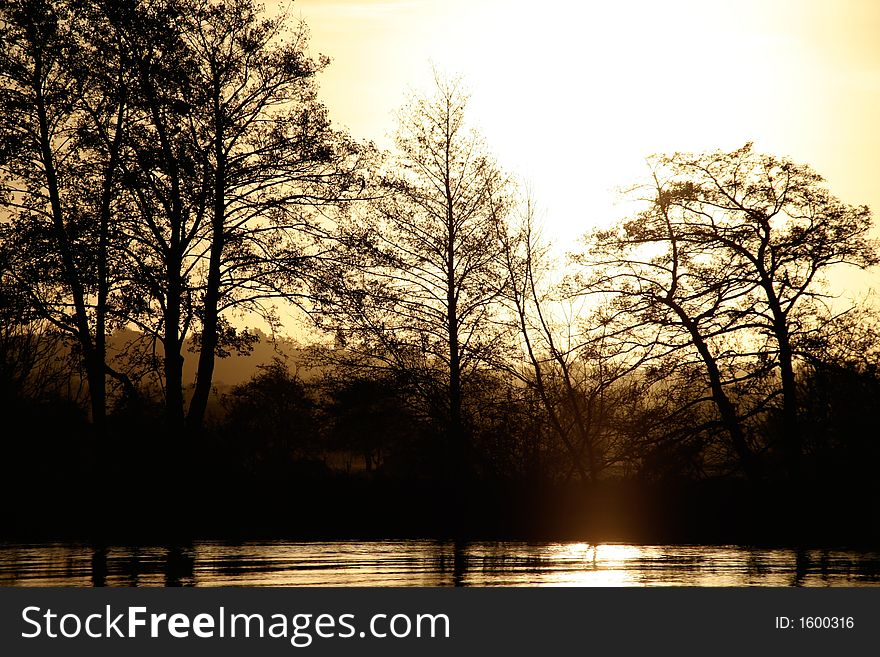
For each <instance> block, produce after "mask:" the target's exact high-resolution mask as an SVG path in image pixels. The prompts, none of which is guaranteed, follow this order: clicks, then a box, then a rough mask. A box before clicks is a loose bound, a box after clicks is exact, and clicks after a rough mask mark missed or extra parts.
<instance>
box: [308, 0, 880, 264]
mask: <svg viewBox="0 0 880 657" xmlns="http://www.w3.org/2000/svg"><path fill="white" fill-rule="evenodd" d="M293 12H294V13H296V12H299V15H301V16H302V17H303V19H305V20H306V21H307V23H308V24H309V26H310V27H311V29H312V35H313V38H312V48H313V50H314V51H315V52H325V53H327V54H328V55H330V56H331V58H332V59H333V63H332V64H331V66H330V68H329V69H328V71H327V72H326V73H325V74H324V75H323V76H322V79H321V84H322V94H323V97H324V99H325V101H326V102H327V105H328V107H329V108H330V111H331V114H332V116H333V117H334V118H335V120H337V121H339V122H340V123H341V124H344V125H347V126H348V127H349V128H350V129H351V130H352V132H353V134H355V135H356V136H357V137H360V138H368V139H374V140H377V141H379V142H380V143H383V144H386V145H387V144H388V141H387V135H388V134H389V133H391V132H392V131H393V129H394V118H393V113H394V111H395V110H396V109H397V108H398V107H399V106H400V104H401V102H402V100H403V98H404V96H405V94H406V92H407V89H408V88H419V87H421V86H423V84H424V83H425V82H426V80H427V79H428V77H429V76H430V67H431V63H434V64H435V65H436V66H437V67H438V68H440V69H441V70H444V71H447V72H449V73H460V74H462V75H464V77H465V79H466V82H467V84H468V86H469V87H470V89H471V90H472V105H471V113H472V117H473V118H474V119H475V123H476V124H477V125H478V127H479V128H480V129H481V131H482V132H483V133H484V135H485V137H486V139H487V142H488V143H489V145H490V147H491V148H492V149H493V151H494V152H495V153H496V154H497V156H498V160H499V162H500V163H501V164H502V166H504V167H505V168H507V169H508V170H510V171H512V172H513V173H514V174H516V175H517V176H519V177H520V178H521V179H522V180H524V181H525V182H526V183H527V184H528V186H529V187H530V188H531V189H532V191H533V193H534V196H535V200H536V201H537V204H538V206H539V207H540V208H542V209H543V215H544V218H545V221H546V223H547V226H548V236H550V237H552V238H554V241H556V242H558V243H563V244H565V243H567V244H568V246H569V247H570V246H571V245H572V240H574V239H576V238H577V237H579V236H580V235H581V234H582V233H583V232H584V231H585V230H587V229H589V228H590V227H591V226H594V225H597V224H598V225H604V224H607V223H610V222H611V221H613V220H614V219H616V218H618V217H619V215H620V214H621V210H620V209H619V208H615V201H616V199H617V193H616V192H615V189H616V188H617V187H619V186H623V185H626V184H628V183H629V182H631V181H632V180H633V179H635V178H638V177H639V176H640V175H642V174H643V172H644V169H643V162H644V157H645V156H646V155H649V154H651V153H654V152H660V151H674V150H705V149H714V148H728V149H732V148H736V147H738V146H741V145H742V144H743V143H745V142H746V141H749V140H751V141H754V142H755V143H756V147H757V149H758V150H764V151H767V152H771V153H774V154H778V155H787V156H791V157H792V158H794V159H795V160H797V161H801V162H806V163H809V164H811V165H812V166H813V167H814V168H816V169H817V170H818V171H819V172H820V173H822V174H823V175H825V176H826V177H827V178H828V179H829V184H830V185H831V187H832V190H834V191H835V192H836V193H837V194H838V195H840V196H841V197H842V198H843V199H844V200H845V201H847V202H850V203H868V204H871V205H874V206H877V205H880V202H878V201H880V191H878V190H877V187H876V185H875V184H874V180H875V178H876V170H877V167H876V155H875V154H876V153H877V152H880V131H878V129H877V127H876V125H877V123H876V116H877V115H878V113H880V42H878V41H877V40H876V39H875V38H874V36H875V35H876V33H877V31H878V29H880V5H878V4H877V3H871V2H863V1H861V0H844V1H842V2H839V3H827V2H821V0H805V1H801V0H772V1H769V2H768V1H766V0H721V1H719V2H699V1H697V0H669V1H668V2H662V3H659V2H654V1H653V0H623V1H621V2H615V3H607V2H583V3H573V2H567V1H565V0H549V1H548V2H544V3H541V4H540V5H536V4H534V3H526V2H524V1H521V0H514V1H508V0H444V1H441V0H389V1H378V0H299V1H297V2H296V3H295V4H294V7H293Z"/></svg>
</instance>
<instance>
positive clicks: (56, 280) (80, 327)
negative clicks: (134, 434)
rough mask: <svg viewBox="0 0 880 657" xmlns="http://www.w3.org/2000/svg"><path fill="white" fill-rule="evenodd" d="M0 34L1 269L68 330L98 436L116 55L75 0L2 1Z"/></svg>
mask: <svg viewBox="0 0 880 657" xmlns="http://www.w3.org/2000/svg"><path fill="white" fill-rule="evenodd" d="M108 34H109V36H108ZM0 35H2V39H3V43H4V49H3V52H2V54H0V79H2V89H0V173H2V181H0V193H2V201H3V204H4V206H5V207H6V209H7V210H8V211H9V213H10V220H11V221H10V223H8V224H5V225H4V226H3V227H2V236H0V240H2V244H3V248H4V250H5V252H6V259H7V263H6V264H7V274H8V275H9V276H11V277H13V278H15V279H16V280H17V281H18V284H19V287H20V289H23V290H27V292H28V295H29V298H30V305H31V307H32V308H34V309H36V310H37V312H38V313H39V315H40V316H41V317H42V318H44V319H45V320H47V321H49V322H51V323H52V325H53V326H54V327H55V329H57V330H60V331H63V332H64V333H66V334H68V335H70V336H72V337H74V338H75V340H76V344H77V346H78V349H79V352H80V355H81V358H82V362H83V366H84V369H85V372H86V378H87V381H88V389H89V398H90V404H91V416H92V422H93V425H94V427H95V430H96V432H97V434H98V436H99V437H100V438H101V439H103V436H104V431H105V415H106V385H105V375H106V374H107V373H110V374H112V375H114V376H117V377H119V378H123V379H124V377H123V376H122V375H121V374H120V373H118V372H116V371H114V370H112V369H111V368H109V367H108V365H107V362H106V360H107V359H106V348H107V347H106V338H107V334H108V332H109V331H110V330H111V329H112V327H113V326H114V325H116V324H117V323H118V321H119V320H118V317H119V315H120V309H121V308H122V307H123V306H124V305H125V300H124V298H123V296H122V295H121V294H120V290H119V288H120V284H119V273H120V271H121V270H122V269H124V267H123V266H121V265H120V262H121V257H122V256H121V253H120V251H119V248H118V245H116V244H115V243H114V235H115V233H116V227H115V218H116V217H117V215H118V212H119V210H120V202H119V189H118V185H119V175H118V174H119V171H118V162H119V158H120V154H121V151H122V149H123V144H124V141H125V139H126V136H125V135H126V126H125V119H126V115H127V111H128V99H127V94H126V84H125V82H124V78H125V76H126V74H127V68H128V62H127V58H126V56H125V54H124V52H123V50H122V48H121V47H120V44H119V42H118V40H115V39H114V38H113V32H112V29H110V28H109V26H108V24H107V22H106V21H104V20H103V19H102V17H101V16H100V15H99V14H97V13H96V12H95V11H94V6H93V5H92V4H91V3H87V2H77V3H75V2H61V1H59V2H48V1H45V0H21V1H16V2H10V3H5V4H4V5H3V8H2V9H0ZM113 308H115V309H116V312H115V313H113V312H112V309H113Z"/></svg>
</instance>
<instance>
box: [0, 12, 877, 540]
mask: <svg viewBox="0 0 880 657" xmlns="http://www.w3.org/2000/svg"><path fill="white" fill-rule="evenodd" d="M0 34H2V39H3V43H4V44H5V48H4V52H3V53H2V54H0V80H2V88H0V203H2V220H0V315H2V317H0V411H2V414H0V417H2V419H3V423H4V426H5V428H4V430H3V439H2V441H0V463H2V468H3V481H4V483H3V491H2V492H3V502H2V506H3V515H4V516H5V519H6V521H5V522H4V525H3V526H4V528H5V531H6V532H7V533H9V534H10V535H12V534H15V533H16V532H19V533H22V534H28V535H38V536H45V537H52V536H60V535H65V536H91V535H97V534H101V535H110V534H113V533H114V532H120V533H122V534H127V535H136V536H140V537H149V536H150V535H152V534H155V533H160V534H161V533H163V532H177V533H191V534H193V533H195V534H199V535H203V536H204V535H211V536H247V535H252V534H253V535H256V534H259V535H266V534H282V535H285V536H303V537H313V536H332V537H337V538H339V537H342V538H344V537H356V536H358V537H363V536H389V535H398V536H413V535H418V536H434V535H436V536H447V535H473V536H480V537H508V536H510V537H513V536H516V537H543V538H554V537H560V538H562V537H566V538H570V537H590V538H596V539H601V540H609V539H619V540H647V541H664V540H675V541H682V540H687V541H723V542H741V541H749V542H758V543H759V542H774V541H779V542H782V541H791V540H811V541H823V542H876V541H877V540H878V538H880V518H878V517H877V513H878V511H877V509H880V489H878V484H877V481H878V478H877V476H876V473H875V468H876V464H877V463H878V457H880V443H878V441H877V437H878V436H880V369H878V363H880V350H878V346H880V342H878V332H877V317H878V308H877V306H876V303H875V301H874V300H873V298H871V297H868V298H866V299H864V300H862V301H853V300H848V299H846V297H845V296H844V295H843V292H844V291H845V290H844V289H843V286H842V285H841V281H843V280H845V279H844V278H843V277H844V276H845V275H846V273H847V272H849V271H855V270H867V271H870V270H872V268H874V267H875V266H876V264H877V263H878V251H877V244H876V240H875V239H874V238H873V236H872V232H871V231H872V217H871V212H870V210H869V209H868V208H867V207H865V206H854V205H849V204H847V203H844V202H843V201H841V200H840V199H838V198H836V197H835V196H834V195H833V193H832V191H831V190H829V189H828V188H827V187H826V185H825V183H824V181H823V179H822V178H821V176H820V175H819V174H818V173H817V172H815V171H813V170H812V169H811V168H810V167H809V166H807V165H805V164H800V163H797V162H793V161H791V160H789V159H787V158H786V157H781V156H775V155H770V154H764V153H760V152H757V151H756V150H755V148H754V147H753V146H752V145H751V144H746V145H744V146H743V147H741V148H739V149H736V150H733V151H711V152H705V153H670V154H660V155H654V156H651V157H649V158H648V159H647V161H646V166H645V175H644V178H643V179H642V180H637V181H621V183H622V184H628V185H629V187H628V188H627V189H626V191H624V192H623V193H622V194H623V197H624V199H625V200H626V207H629V208H632V213H631V214H630V215H629V216H626V217H623V218H622V220H620V221H618V222H617V223H607V222H606V223H607V225H606V227H604V228H601V229H596V228H591V225H590V224H588V222H587V221H586V220H585V221H584V230H583V233H584V237H583V239H582V240H581V241H580V242H579V243H577V244H571V245H565V249H563V248H562V247H561V246H560V245H555V244H552V243H551V242H549V241H546V240H544V239H543V238H542V231H541V226H540V225H539V221H538V220H537V219H536V216H535V215H536V213H535V211H534V206H535V202H536V200H535V199H531V198H528V196H527V195H525V194H524V193H523V192H522V189H521V185H518V184H517V181H516V179H515V178H514V176H512V174H510V173H508V172H505V170H504V169H503V167H502V165H501V164H500V163H498V162H496V161H495V159H494V158H493V157H492V155H491V148H490V145H488V144H486V143H485V141H484V140H483V139H482V137H481V136H480V134H479V133H478V132H476V131H475V130H473V129H472V127H471V126H470V124H469V122H468V114H467V103H468V94H467V93H466V91H465V88H464V83H463V82H462V81H461V80H459V79H454V78H453V79H450V78H445V77H444V76H443V75H442V74H440V73H436V74H435V82H436V83H435V86H434V89H433V91H432V92H431V93H429V94H427V95H415V96H413V98H412V99H411V102H410V103H409V104H408V105H407V106H405V107H404V108H402V109H401V111H400V114H399V130H398V134H397V138H396V142H395V147H394V148H393V149H392V151H390V152H383V151H381V150H379V149H378V148H377V147H376V146H375V145H373V144H369V143H364V142H361V141H359V140H358V139H357V136H352V135H349V134H347V133H345V132H344V131H342V130H340V129H338V128H336V127H335V126H333V125H332V124H331V123H330V121H329V118H328V112H327V108H326V107H324V106H323V105H322V103H321V101H320V99H319V97H318V90H317V83H316V80H317V79H318V77H319V76H320V73H321V71H322V70H323V69H324V68H325V67H326V66H327V65H328V64H329V61H328V60H327V59H326V58H321V57H319V58H314V57H312V56H311V55H310V54H309V48H308V32H307V29H306V27H305V26H303V25H300V24H296V23H294V22H292V21H290V20H289V19H287V18H285V17H283V16H282V17H267V16H266V15H264V14H263V13H262V10H261V9H260V7H258V6H257V5H255V4H254V3H253V2H252V0H218V1H216V2H209V1H208V0H144V1H135V2H130V3H121V4H120V3H104V2H100V1H98V0H16V1H14V2H9V3H6V5H4V7H3V8H2V9H0ZM563 251H567V255H563ZM291 308H294V309H296V315H295V316H296V317H297V318H298V320H297V321H299V322H300V326H293V325H292V324H291V321H292V320H290V319H284V320H283V321H282V317H285V318H287V317H290V316H292V315H291V313H290V312H289V311H290V309H291ZM257 323H259V325H260V326H262V327H264V328H265V327H269V329H270V330H271V333H272V335H273V336H275V340H276V347H275V352H276V356H275V358H273V359H268V360H264V361H263V362H260V363H258V366H257V367H256V369H254V368H252V369H251V371H252V376H250V378H245V379H242V380H239V381H235V382H230V381H227V382H225V384H224V385H222V386H221V385H219V382H218V381H216V380H215V369H216V366H217V362H218V360H220V359H224V358H228V357H230V356H232V355H233V354H237V355H239V356H242V355H243V356H246V355H247V354H249V353H251V352H252V351H253V349H254V348H255V346H257V345H259V344H262V345H263V346H265V344H266V343H267V342H270V341H271V340H272V339H273V338H272V337H267V335H266V334H265V333H260V332H258V331H257V330H255V328H254V327H255V326H256V324H257ZM284 333H289V334H299V335H306V334H308V335H312V336H316V337H315V338H314V339H309V341H308V342H306V341H304V340H300V341H299V343H298V344H297V346H296V349H283V348H280V347H278V346H277V345H281V344H284V343H285V340H287V344H288V345H289V343H290V339H284V338H281V337H280V336H282V335H283V334H284Z"/></svg>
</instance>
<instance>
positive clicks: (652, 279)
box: [590, 144, 877, 477]
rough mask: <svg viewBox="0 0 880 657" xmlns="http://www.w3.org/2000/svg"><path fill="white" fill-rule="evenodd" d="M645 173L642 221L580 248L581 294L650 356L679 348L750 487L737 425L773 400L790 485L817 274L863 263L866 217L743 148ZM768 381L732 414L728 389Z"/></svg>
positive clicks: (818, 304) (667, 159)
mask: <svg viewBox="0 0 880 657" xmlns="http://www.w3.org/2000/svg"><path fill="white" fill-rule="evenodd" d="M651 167H652V181H651V183H650V184H649V185H648V189H650V194H648V196H647V197H646V198H645V199H644V200H645V201H646V203H647V207H646V209H645V210H644V212H642V213H640V214H639V215H638V216H637V217H636V218H635V219H633V220H632V221H629V222H626V223H625V224H623V225H622V226H620V227H618V228H615V229H612V230H610V231H600V232H598V233H597V234H596V235H594V248H593V254H594V257H593V260H592V264H593V265H594V266H596V271H597V272H598V275H597V277H594V279H593V280H592V281H591V282H590V286H592V288H593V289H598V290H605V291H613V292H614V293H615V294H616V295H617V303H618V304H619V307H620V310H621V312H623V313H629V314H630V315H632V316H634V317H638V318H639V319H638V322H637V323H636V326H640V327H656V331H657V332H656V337H652V338H650V339H653V340H654V341H655V343H656V344H657V345H658V347H662V346H666V347H669V348H674V349H676V350H680V349H681V347H682V344H683V343H682V342H681V339H682V338H686V340H687V344H688V345H689V347H690V348H692V349H693V350H695V351H696V352H697V354H698V355H699V359H700V361H701V362H702V365H703V371H704V373H705V375H706V376H707V378H708V383H709V386H710V389H711V395H712V399H713V400H714V402H715V404H716V406H717V408H718V411H719V414H720V416H721V418H722V421H723V424H724V426H725V427H726V430H727V433H728V434H729V436H730V439H731V442H732V445H733V447H734V449H735V450H736V453H737V454H738V455H739V458H740V460H741V462H742V465H743V467H744V469H745V470H746V471H747V472H750V473H752V474H753V475H754V474H756V473H757V471H756V469H755V468H756V464H755V459H754V455H753V454H752V451H753V450H752V447H751V446H750V445H749V443H748V442H747V440H746V437H745V434H744V432H743V429H742V420H743V419H744V417H747V416H748V415H750V414H754V413H755V412H759V411H760V410H761V409H763V408H764V407H765V405H766V404H769V403H771V402H772V400H773V399H774V398H778V399H779V401H780V408H779V412H780V416H781V435H782V446H783V451H784V452H785V460H786V463H787V466H788V469H789V471H790V473H791V474H792V476H794V477H797V476H798V472H799V469H800V465H799V462H800V454H801V450H802V447H801V440H800V436H799V428H798V420H797V412H798V397H797V394H798V393H797V385H796V380H795V377H796V364H795V359H796V353H797V349H796V347H797V344H798V343H799V342H801V341H803V340H804V339H805V336H807V335H809V334H810V333H811V332H814V331H816V330H817V329H818V328H820V325H821V317H822V316H823V314H824V315H825V316H828V314H829V313H828V311H827V309H826V308H825V304H824V299H825V297H826V288H825V286H824V283H825V277H826V275H827V273H828V272H829V271H830V270H831V269H832V268H833V267H835V266H837V265H841V264H850V265H854V266H858V267H868V266H871V265H873V264H875V263H876V261H877V257H876V253H875V251H874V247H873V245H872V243H871V242H870V241H869V240H868V239H867V237H866V233H867V231H868V229H869V228H870V212H869V211H868V209H867V208H866V207H854V206H849V205H846V204H844V203H842V202H841V201H840V200H838V199H836V198H835V197H833V196H832V195H831V194H830V192H828V190H827V189H826V188H825V187H823V186H822V179H821V178H820V177H819V175H818V174H816V173H815V172H813V171H812V170H811V169H810V168H809V167H807V166H804V165H798V164H795V163H793V162H791V161H789V160H786V159H780V158H776V157H773V156H769V155H762V154H758V153H755V152H754V151H753V149H752V146H751V144H747V145H746V146H744V147H743V148H740V149H738V150H736V151H733V152H730V153H724V152H720V151H716V152H711V153H705V154H702V155H693V154H682V153H677V154H674V155H669V156H655V157H654V158H652V159H651ZM604 254H608V255H604ZM670 331H671V333H670ZM725 370H726V373H725ZM770 372H778V382H779V383H778V386H777V387H774V389H773V390H772V391H771V394H770V398H769V399H764V400H762V401H761V402H759V403H757V404H756V405H755V407H754V408H751V409H748V410H747V411H746V412H742V411H740V410H738V409H737V408H736V406H735V402H734V399H733V397H732V394H731V390H734V391H735V390H736V389H737V387H738V386H740V384H742V383H743V382H744V381H745V380H749V381H754V380H755V378H756V377H759V376H764V375H766V374H768V373H770ZM733 394H736V392H734V393H733Z"/></svg>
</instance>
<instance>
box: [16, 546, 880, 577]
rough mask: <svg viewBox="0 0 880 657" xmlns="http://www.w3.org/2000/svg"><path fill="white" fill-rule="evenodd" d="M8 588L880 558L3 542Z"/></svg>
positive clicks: (625, 572)
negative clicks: (136, 545) (96, 545)
mask: <svg viewBox="0 0 880 657" xmlns="http://www.w3.org/2000/svg"><path fill="white" fill-rule="evenodd" d="M0 585H4V586H860V585H869V586H877V585H880V553H878V552H852V551H836V550H802V549H799V550H793V549H757V548H745V547H736V546H689V545H664V546H652V545H622V544H598V545H593V544H589V543H520V542H510V541H508V542H499V543H454V542H436V541H385V542H378V541H371V542H355V541H352V542H346V541H341V542H340V541H337V542H326V543H321V542H308V543H294V542H288V541H277V542H254V543H240V544H227V543H222V542H200V543H195V544H192V545H187V546H179V545H175V546H153V547H130V546H98V547H95V546H89V545H81V544H62V543H54V544H41V545H27V544H0Z"/></svg>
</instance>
